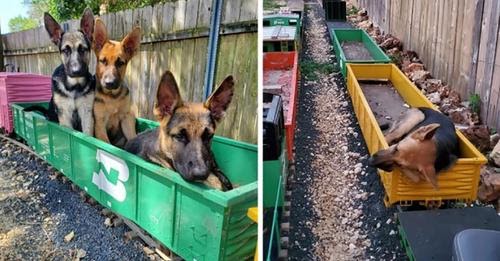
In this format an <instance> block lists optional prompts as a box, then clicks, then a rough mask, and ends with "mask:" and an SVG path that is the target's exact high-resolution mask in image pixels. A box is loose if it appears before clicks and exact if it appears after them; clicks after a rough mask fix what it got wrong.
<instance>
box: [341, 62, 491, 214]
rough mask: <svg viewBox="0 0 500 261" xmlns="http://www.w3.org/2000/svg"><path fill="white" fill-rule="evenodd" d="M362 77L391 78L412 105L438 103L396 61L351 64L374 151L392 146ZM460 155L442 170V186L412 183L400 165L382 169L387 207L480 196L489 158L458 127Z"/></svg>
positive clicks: (354, 94) (357, 106)
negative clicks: (434, 186) (481, 171)
mask: <svg viewBox="0 0 500 261" xmlns="http://www.w3.org/2000/svg"><path fill="white" fill-rule="evenodd" d="M360 80H377V81H378V80H387V81H388V82H390V83H391V84H392V86H393V87H394V89H395V90H396V91H397V92H398V94H399V95H400V96H401V98H402V100H403V101H404V102H405V103H406V104H408V105H409V106H410V107H428V108H434V109H436V107H435V106H434V105H433V104H432V103H431V102H430V101H429V100H427V98H426V97H425V96H424V95H423V94H422V93H421V92H420V90H418V89H417V87H415V85H414V84H413V83H412V82H411V81H410V80H409V79H408V78H407V77H406V76H405V75H404V74H403V73H402V72H401V71H400V70H399V69H398V68H397V67H396V66H395V65H394V64H348V65H347V88H348V91H349V94H350V96H351V99H352V103H353V106H354V111H355V113H356V117H357V118H358V121H359V125H360V127H361V131H362V133H363V136H364V139H365V141H366V144H367V146H368V150H369V152H370V154H373V153H375V152H377V151H378V150H381V149H385V148H387V147H388V145H387V142H386V141H385V139H384V135H383V133H382V131H381V129H380V127H379V125H378V123H377V120H376V118H375V115H374V113H373V112H372V110H371V108H370V105H369V103H368V100H367V98H366V97H365V94H364V93H363V89H362V88H361V86H360ZM457 135H458V138H459V147H460V158H459V159H458V161H457V162H456V164H455V165H453V166H452V167H451V168H450V169H448V170H446V171H443V172H441V173H439V175H438V184H439V190H435V189H434V188H433V187H432V186H431V184H430V183H428V182H420V183H412V182H411V181H410V180H409V179H408V178H407V177H406V176H404V175H403V174H401V173H400V171H399V170H398V169H395V170H394V171H392V172H385V171H382V170H380V169H379V170H378V171H379V175H380V178H381V180H382V183H383V186H384V189H385V198H384V203H385V205H386V206H387V207H389V206H390V205H392V204H395V203H399V204H400V205H402V206H408V205H411V204H412V203H413V202H419V203H421V204H423V205H425V206H429V205H430V204H432V205H435V204H436V203H437V204H439V205H440V204H441V203H442V202H443V201H444V200H454V201H459V202H465V203H470V202H472V201H473V200H475V199H476V197H477V188H478V184H479V174H480V168H481V166H482V165H484V164H485V163H486V162H487V160H486V158H485V157H484V156H483V155H482V154H481V153H480V152H479V151H478V150H477V149H476V148H475V147H474V145H472V143H470V141H468V140H467V138H465V136H464V135H463V134H462V133H461V132H460V131H458V130H457Z"/></svg>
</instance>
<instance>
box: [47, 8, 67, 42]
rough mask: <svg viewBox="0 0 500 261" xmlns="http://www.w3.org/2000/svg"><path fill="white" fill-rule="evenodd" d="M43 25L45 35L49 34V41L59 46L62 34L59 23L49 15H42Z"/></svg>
mask: <svg viewBox="0 0 500 261" xmlns="http://www.w3.org/2000/svg"><path fill="white" fill-rule="evenodd" d="M43 23H44V24H45V29H46V30H47V33H49V37H50V40H52V42H53V43H54V44H55V45H57V46H59V44H61V37H62V33H63V30H62V28H61V26H60V25H59V23H57V22H56V20H55V19H54V18H53V17H52V16H51V15H50V14H49V13H44V14H43Z"/></svg>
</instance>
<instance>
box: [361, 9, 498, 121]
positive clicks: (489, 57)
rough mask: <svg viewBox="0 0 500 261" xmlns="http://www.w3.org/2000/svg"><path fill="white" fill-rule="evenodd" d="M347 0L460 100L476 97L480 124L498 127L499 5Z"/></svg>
mask: <svg viewBox="0 0 500 261" xmlns="http://www.w3.org/2000/svg"><path fill="white" fill-rule="evenodd" d="M351 1H352V2H353V4H354V5H355V6H358V7H363V8H365V9H366V10H367V11H368V15H369V16H370V18H371V19H372V21H374V22H375V23H376V24H378V25H379V26H380V27H381V30H383V31H385V32H386V33H391V34H393V35H395V36H396V37H398V38H399V39H401V40H402V41H403V44H404V48H405V49H407V50H414V51H416V52H417V53H418V54H419V56H420V58H421V59H422V61H423V62H424V64H425V65H426V67H427V69H428V70H429V71H430V72H431V73H432V75H433V76H434V77H436V78H438V79H442V80H444V81H446V82H447V83H448V84H449V85H450V86H451V87H452V88H453V89H455V90H457V91H458V92H459V93H460V94H461V95H462V98H464V99H467V98H468V97H469V96H470V95H471V94H478V95H479V96H480V97H481V118H482V120H483V122H484V123H486V124H488V125H489V126H490V127H493V128H496V129H497V130H498V129H500V106H498V104H499V103H500V95H499V92H500V37H499V35H500V31H499V23H500V21H499V19H500V1H498V0H377V1H373V0H351Z"/></svg>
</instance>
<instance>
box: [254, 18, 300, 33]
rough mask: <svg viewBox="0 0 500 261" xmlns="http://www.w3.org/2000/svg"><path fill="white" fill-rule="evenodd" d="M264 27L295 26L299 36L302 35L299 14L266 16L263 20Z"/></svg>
mask: <svg viewBox="0 0 500 261" xmlns="http://www.w3.org/2000/svg"><path fill="white" fill-rule="evenodd" d="M262 20H263V23H264V27H270V26H280V25H282V26H295V27H296V28H297V34H299V35H301V29H302V22H301V19H300V15H299V14H294V13H277V14H269V15H264V17H263V18H262Z"/></svg>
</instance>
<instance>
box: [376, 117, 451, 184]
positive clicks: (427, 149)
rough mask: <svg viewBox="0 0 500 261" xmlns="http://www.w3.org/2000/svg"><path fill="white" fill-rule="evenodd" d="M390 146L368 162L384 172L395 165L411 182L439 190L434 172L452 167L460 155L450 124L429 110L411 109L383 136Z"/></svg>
mask: <svg viewBox="0 0 500 261" xmlns="http://www.w3.org/2000/svg"><path fill="white" fill-rule="evenodd" d="M385 139H386V141H387V144H388V145H389V146H390V147H389V148H387V149H385V150H380V151H378V152H376V153H375V154H373V156H372V157H371V158H370V159H369V164H370V165H372V166H375V167H377V168H380V169H383V170H385V171H392V169H393V168H394V167H395V166H397V167H399V168H400V170H401V172H402V173H403V174H404V175H406V176H407V177H408V178H410V179H411V180H412V181H413V182H415V183H416V182H419V181H420V180H427V181H428V182H430V183H431V184H432V186H433V187H434V189H436V190H437V189H439V187H438V183H437V177H436V173H438V172H440V171H442V170H445V169H447V168H449V167H451V166H452V165H453V164H454V163H455V161H456V160H457V158H458V156H459V148H458V138H457V135H456V133H455V126H454V125H453V122H452V121H451V120H450V119H448V117H446V116H445V115H443V114H442V113H440V112H438V111H435V110H433V109H429V108H412V109H410V110H408V111H407V112H406V113H405V114H404V115H403V117H402V118H401V119H400V120H398V121H397V122H395V124H394V125H393V126H392V127H391V129H389V131H388V132H387V134H386V135H385Z"/></svg>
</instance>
